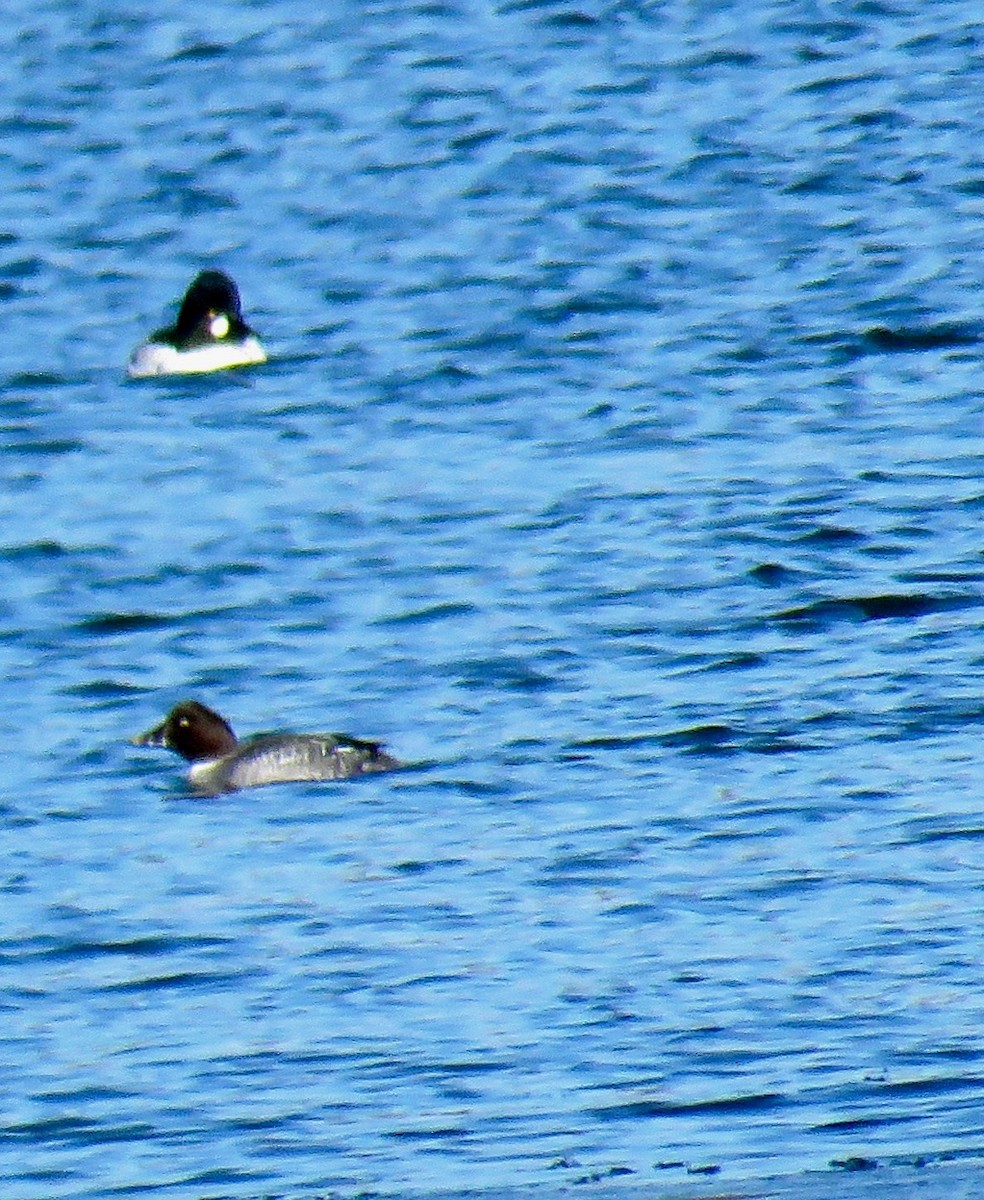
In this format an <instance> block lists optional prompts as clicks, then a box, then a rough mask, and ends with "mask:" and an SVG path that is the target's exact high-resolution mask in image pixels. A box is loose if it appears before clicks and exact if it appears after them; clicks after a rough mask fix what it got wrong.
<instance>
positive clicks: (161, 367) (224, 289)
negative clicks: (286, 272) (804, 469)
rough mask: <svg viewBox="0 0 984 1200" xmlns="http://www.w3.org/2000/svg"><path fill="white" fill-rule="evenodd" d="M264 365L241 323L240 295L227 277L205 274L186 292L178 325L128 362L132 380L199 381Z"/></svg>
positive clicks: (147, 343) (146, 344)
mask: <svg viewBox="0 0 984 1200" xmlns="http://www.w3.org/2000/svg"><path fill="white" fill-rule="evenodd" d="M262 362H266V352H265V351H264V349H263V347H262V346H261V345H260V341H259V338H257V336H256V334H255V333H254V332H253V330H252V329H250V327H249V326H248V325H247V324H246V322H245V321H244V320H243V311H242V306H241V303H240V300H239V289H238V288H237V287H236V285H235V283H233V281H232V280H231V279H230V278H229V276H228V275H226V273H225V272H224V271H202V272H201V274H200V275H198V276H197V277H196V278H195V280H194V281H193V282H192V284H191V287H189V288H188V290H187V292H185V296H184V299H183V300H182V301H181V308H180V309H179V310H178V320H177V322H176V324H174V325H171V326H169V327H168V328H167V329H158V330H157V331H156V332H155V333H152V334H151V335H150V337H149V338H148V339H147V340H146V341H145V342H143V343H142V344H141V345H139V346H138V347H137V348H136V350H134V352H133V354H132V355H131V356H130V361H129V363H128V364H127V372H128V374H129V376H130V378H131V379H146V378H149V377H150V376H152V375H200V374H203V373H205V372H207V371H222V370H225V369H226V368H227V367H245V366H249V365H250V364H251V363H262Z"/></svg>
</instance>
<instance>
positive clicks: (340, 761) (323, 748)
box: [132, 700, 405, 796]
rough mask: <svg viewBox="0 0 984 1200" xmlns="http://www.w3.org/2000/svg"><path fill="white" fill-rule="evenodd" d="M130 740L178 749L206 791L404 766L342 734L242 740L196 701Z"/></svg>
mask: <svg viewBox="0 0 984 1200" xmlns="http://www.w3.org/2000/svg"><path fill="white" fill-rule="evenodd" d="M132 742H133V744H134V745H135V746H160V747H163V748H164V749H167V750H173V751H174V752H175V753H176V754H180V755H181V757H182V758H184V759H185V760H186V761H187V762H190V763H191V769H190V770H189V772H188V782H189V784H190V785H191V787H192V789H193V790H194V791H195V792H197V793H199V794H200V795H204V796H218V795H221V794H222V793H223V792H235V791H238V790H239V789H240V788H249V787H262V786H263V785H265V784H268V783H298V782H303V781H310V780H317V779H326V780H329V779H331V780H333V779H352V778H354V777H356V776H359V775H369V774H374V773H376V772H380V771H395V770H397V769H399V768H400V767H402V766H404V765H405V764H403V763H401V762H400V761H399V760H398V759H395V758H393V757H392V756H391V755H389V754H387V753H386V752H385V751H384V750H383V748H382V745H381V744H380V743H379V742H367V741H363V740H362V739H361V738H353V737H349V736H348V735H346V734H343V733H260V734H255V735H254V736H253V737H250V738H246V739H245V740H243V741H240V740H239V739H238V738H237V737H236V735H235V733H234V732H233V730H232V726H231V725H230V724H229V722H228V721H227V720H226V719H225V717H223V716H220V715H219V713H217V712H216V711H215V710H214V709H211V708H208V707H207V706H206V705H204V704H200V703H199V702H198V701H197V700H182V701H181V703H180V704H176V705H175V706H174V707H173V708H172V709H171V711H170V712H169V713H168V714H167V716H166V717H165V718H164V720H163V721H162V722H161V723H160V724H159V725H156V726H155V727H154V728H153V729H148V730H147V732H146V733H141V734H138V735H137V736H136V737H135V738H133V739H132Z"/></svg>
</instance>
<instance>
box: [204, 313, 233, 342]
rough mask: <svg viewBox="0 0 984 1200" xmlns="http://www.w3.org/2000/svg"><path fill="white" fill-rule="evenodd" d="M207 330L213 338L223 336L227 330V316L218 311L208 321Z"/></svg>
mask: <svg viewBox="0 0 984 1200" xmlns="http://www.w3.org/2000/svg"><path fill="white" fill-rule="evenodd" d="M208 331H209V333H210V334H211V335H212V337H214V338H224V337H225V335H226V334H227V333H228V332H229V318H228V317H227V316H226V315H225V313H219V314H218V316H216V317H213V318H212V320H211V321H210V322H209V326H208Z"/></svg>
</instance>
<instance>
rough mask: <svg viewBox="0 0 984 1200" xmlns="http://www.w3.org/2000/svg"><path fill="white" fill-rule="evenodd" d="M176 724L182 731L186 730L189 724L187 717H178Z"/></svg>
mask: <svg viewBox="0 0 984 1200" xmlns="http://www.w3.org/2000/svg"><path fill="white" fill-rule="evenodd" d="M178 724H179V725H180V726H181V728H182V729H187V728H188V725H189V724H190V722H189V720H188V718H187V717H178Z"/></svg>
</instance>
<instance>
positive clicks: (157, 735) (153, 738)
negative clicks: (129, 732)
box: [133, 700, 236, 762]
mask: <svg viewBox="0 0 984 1200" xmlns="http://www.w3.org/2000/svg"><path fill="white" fill-rule="evenodd" d="M133 743H134V745H136V746H163V747H165V748H166V749H168V750H173V751H174V752H175V753H176V754H180V755H181V757H182V758H186V759H187V760H188V762H199V761H200V760H202V759H207V758H219V757H221V755H223V754H228V753H229V752H230V751H231V750H234V749H235V748H236V735H235V734H234V733H233V732H232V727H231V726H230V725H229V723H228V721H226V720H225V719H224V718H223V717H220V716H219V714H218V713H217V712H215V711H214V710H213V709H211V708H206V707H205V705H204V704H199V703H198V701H197V700H182V701H181V703H180V704H176V705H175V706H174V708H172V709H171V711H170V712H169V713H168V714H167V716H166V717H165V718H164V720H163V721H162V722H161V724H160V725H158V726H156V727H155V728H154V729H148V730H147V732H146V733H141V734H138V736H137V737H135V738H134V739H133Z"/></svg>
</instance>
